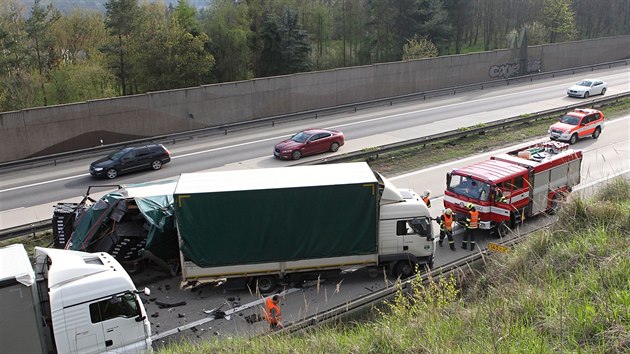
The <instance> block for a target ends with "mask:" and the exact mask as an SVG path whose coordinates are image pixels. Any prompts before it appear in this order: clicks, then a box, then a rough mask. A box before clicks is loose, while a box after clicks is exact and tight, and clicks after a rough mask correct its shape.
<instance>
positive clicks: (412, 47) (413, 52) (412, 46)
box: [402, 36, 439, 60]
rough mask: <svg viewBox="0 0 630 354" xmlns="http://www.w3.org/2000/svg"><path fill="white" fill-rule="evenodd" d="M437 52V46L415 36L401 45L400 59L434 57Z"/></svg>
mask: <svg viewBox="0 0 630 354" xmlns="http://www.w3.org/2000/svg"><path fill="white" fill-rule="evenodd" d="M438 53H439V52H438V49H437V47H436V46H435V44H433V43H431V41H430V40H428V39H427V38H419V37H418V36H415V37H414V38H412V39H409V40H407V43H405V45H404V46H403V56H402V60H411V59H422V58H434V57H437V56H438Z"/></svg>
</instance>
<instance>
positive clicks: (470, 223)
mask: <svg viewBox="0 0 630 354" xmlns="http://www.w3.org/2000/svg"><path fill="white" fill-rule="evenodd" d="M466 227H467V228H469V229H478V228H479V212H478V211H477V210H471V211H469V212H468V218H467V219H466Z"/></svg>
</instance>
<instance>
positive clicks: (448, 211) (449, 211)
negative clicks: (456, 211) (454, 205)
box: [444, 208, 453, 215]
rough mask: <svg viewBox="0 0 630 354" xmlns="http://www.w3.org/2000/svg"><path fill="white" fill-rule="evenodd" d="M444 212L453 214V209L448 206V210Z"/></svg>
mask: <svg viewBox="0 0 630 354" xmlns="http://www.w3.org/2000/svg"><path fill="white" fill-rule="evenodd" d="M444 213H445V214H446V215H452V214H453V211H452V210H451V208H446V210H445V211H444Z"/></svg>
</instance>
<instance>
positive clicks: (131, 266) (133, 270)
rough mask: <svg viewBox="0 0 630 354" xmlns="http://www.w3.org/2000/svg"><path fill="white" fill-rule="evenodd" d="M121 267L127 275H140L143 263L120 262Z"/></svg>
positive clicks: (137, 261) (138, 261)
mask: <svg viewBox="0 0 630 354" xmlns="http://www.w3.org/2000/svg"><path fill="white" fill-rule="evenodd" d="M121 265H122V266H123V268H125V270H126V271H127V273H128V274H129V275H136V274H140V273H142V271H143V270H144V262H143V261H142V260H141V259H140V260H136V261H129V262H121Z"/></svg>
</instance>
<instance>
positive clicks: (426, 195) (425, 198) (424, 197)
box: [422, 189, 431, 208]
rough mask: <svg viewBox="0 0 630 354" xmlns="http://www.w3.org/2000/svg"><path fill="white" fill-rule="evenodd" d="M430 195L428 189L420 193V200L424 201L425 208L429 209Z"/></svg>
mask: <svg viewBox="0 0 630 354" xmlns="http://www.w3.org/2000/svg"><path fill="white" fill-rule="evenodd" d="M430 195H431V191H430V190H428V189H427V190H426V191H424V192H423V193H422V200H423V201H424V204H426V205H427V208H430V207H431V200H430V199H429V196H430Z"/></svg>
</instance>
